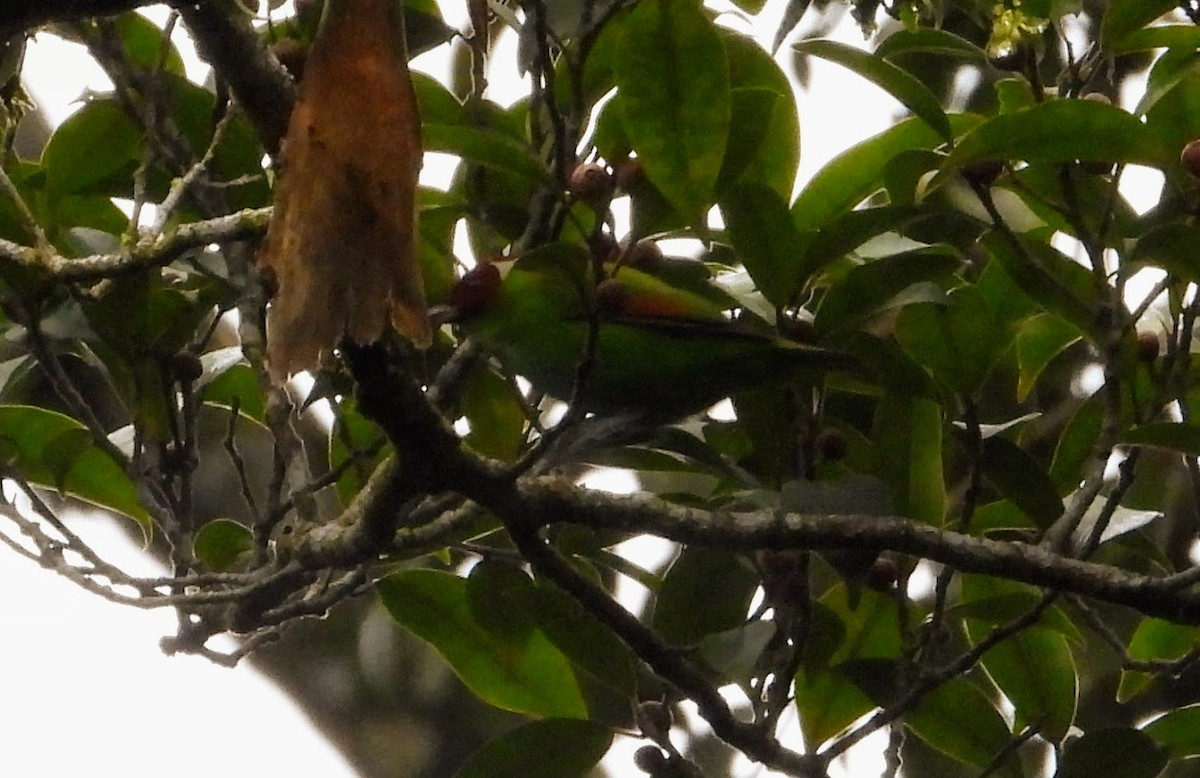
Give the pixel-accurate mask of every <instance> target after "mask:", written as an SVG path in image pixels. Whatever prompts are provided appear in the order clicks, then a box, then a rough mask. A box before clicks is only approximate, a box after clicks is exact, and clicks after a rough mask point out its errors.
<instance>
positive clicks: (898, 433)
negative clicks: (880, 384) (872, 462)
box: [873, 396, 946, 525]
mask: <svg viewBox="0 0 1200 778" xmlns="http://www.w3.org/2000/svg"><path fill="white" fill-rule="evenodd" d="M873 437H874V440H875V452H876V459H877V467H878V475H879V476H880V477H881V478H883V479H884V480H885V481H887V482H888V484H889V485H890V486H891V487H892V492H893V495H894V497H895V500H896V508H897V510H898V511H899V512H900V514H901V515H903V516H908V517H910V518H912V519H916V520H917V521H921V522H924V523H926V524H933V525H940V524H941V523H942V519H943V518H944V516H945V513H946V485H945V481H944V478H943V475H942V408H941V406H940V405H938V404H937V403H936V402H934V401H932V400H928V399H924V398H904V397H894V396H888V397H885V398H884V399H883V400H882V401H881V402H880V403H879V407H878V410H877V411H876V417H875V430H874V436H873Z"/></svg>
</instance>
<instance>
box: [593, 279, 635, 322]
mask: <svg viewBox="0 0 1200 778" xmlns="http://www.w3.org/2000/svg"><path fill="white" fill-rule="evenodd" d="M628 305H629V287H627V286H625V284H623V283H621V282H620V281H618V280H617V279H615V278H606V279H604V280H603V281H601V282H600V283H599V284H596V310H598V311H601V312H602V313H613V314H615V313H621V312H622V311H624V310H625V308H626V307H627V306H628Z"/></svg>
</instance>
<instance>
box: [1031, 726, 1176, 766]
mask: <svg viewBox="0 0 1200 778" xmlns="http://www.w3.org/2000/svg"><path fill="white" fill-rule="evenodd" d="M1166 764H1167V749H1165V748H1163V747H1162V746H1159V745H1158V744H1157V743H1155V742H1154V740H1153V739H1152V738H1151V737H1150V736H1149V735H1147V734H1146V733H1145V732H1142V731H1140V730H1136V729H1125V728H1116V727H1114V728H1109V729H1103V728H1097V729H1092V730H1089V731H1088V732H1086V733H1085V734H1084V735H1083V737H1081V738H1078V739H1075V740H1071V741H1070V742H1068V743H1067V745H1066V748H1065V749H1063V756H1062V761H1061V762H1060V763H1059V765H1058V772H1056V773H1055V774H1054V776H1055V778H1094V777H1095V776H1097V775H1103V776H1105V778H1154V777H1155V776H1156V775H1158V774H1159V772H1161V771H1162V769H1163V768H1164V767H1166Z"/></svg>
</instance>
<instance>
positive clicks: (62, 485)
mask: <svg viewBox="0 0 1200 778" xmlns="http://www.w3.org/2000/svg"><path fill="white" fill-rule="evenodd" d="M80 432H82V433H83V434H86V432H87V431H86V430H85V428H84V427H83V425H82V424H80V423H79V422H77V421H75V420H74V419H72V418H70V417H68V416H63V415H62V414H59V413H55V412H54V411H48V410H46V409H44V408H34V407H31V406H23V405H6V406H0V442H2V443H3V445H4V451H5V459H6V460H7V462H8V466H9V467H10V468H12V470H13V472H14V473H15V474H16V475H18V476H20V477H21V478H24V479H26V480H27V481H29V482H30V483H33V484H36V485H39V486H44V487H46V488H48V489H58V490H60V491H63V492H66V493H67V494H70V495H73V496H75V497H78V498H80V499H82V500H85V501H87V502H90V503H92V504H94V505H98V506H100V507H102V508H108V509H109V510H113V511H116V512H117V513H123V514H125V515H126V516H129V517H130V518H132V519H134V520H135V521H136V522H138V524H140V525H141V526H142V529H143V531H145V532H146V533H147V534H148V533H149V531H150V514H149V513H148V512H147V511H146V509H145V508H144V507H142V505H141V502H140V501H139V500H138V493H137V487H135V486H134V484H133V482H132V481H131V480H129V477H128V476H127V475H125V472H124V471H123V470H122V469H121V467H120V466H119V465H118V464H117V463H116V462H114V461H113V460H112V459H111V458H110V457H109V456H108V454H105V453H104V452H102V451H101V450H100V449H99V448H97V447H95V446H94V445H89V446H86V447H84V446H82V445H80V441H81V440H82V437H80ZM64 436H68V437H64ZM56 440H58V441H64V442H65V441H70V443H69V446H68V447H67V448H64V447H63V444H62V443H60V444H59V446H58V447H57V448H56V447H55V445H54V441H56ZM68 448H69V451H68ZM68 454H70V456H68Z"/></svg>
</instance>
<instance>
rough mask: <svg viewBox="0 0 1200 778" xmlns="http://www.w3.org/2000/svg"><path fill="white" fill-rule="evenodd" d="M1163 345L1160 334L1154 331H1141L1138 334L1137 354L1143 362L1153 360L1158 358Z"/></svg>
mask: <svg viewBox="0 0 1200 778" xmlns="http://www.w3.org/2000/svg"><path fill="white" fill-rule="evenodd" d="M1160 348H1161V346H1160V345H1159V342H1158V335H1156V334H1154V333H1153V332H1139V333H1138V336H1137V355H1138V359H1140V360H1142V361H1143V362H1153V361H1154V360H1156V359H1158V353H1159V350H1160Z"/></svg>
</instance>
